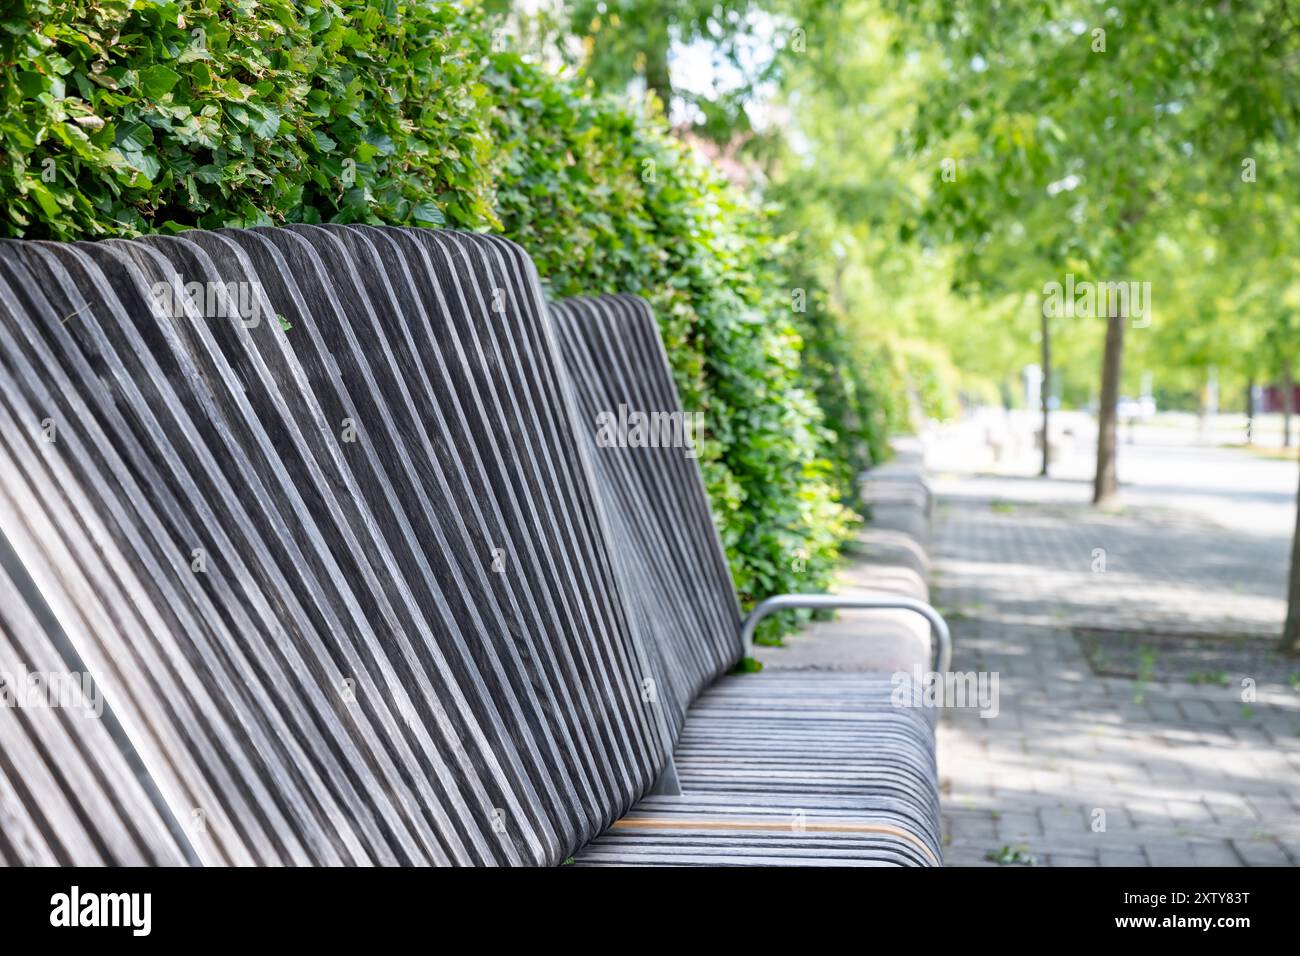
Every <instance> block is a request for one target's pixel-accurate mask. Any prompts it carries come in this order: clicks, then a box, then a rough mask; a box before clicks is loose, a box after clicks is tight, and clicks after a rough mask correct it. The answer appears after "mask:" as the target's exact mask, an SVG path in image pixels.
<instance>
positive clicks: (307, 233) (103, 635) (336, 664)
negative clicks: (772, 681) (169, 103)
mask: <svg viewBox="0 0 1300 956" xmlns="http://www.w3.org/2000/svg"><path fill="white" fill-rule="evenodd" d="M178 277H179V278H178ZM186 283H199V285H197V286H192V287H191V288H190V289H189V290H184V289H183V288H182V287H183V286H184V285H185V284H186ZM232 283H233V284H232ZM168 290H170V291H168ZM182 291H185V292H186V294H184V295H181V294H177V293H180V292H182ZM250 303H253V304H254V305H253V306H250V305H249V304H250ZM253 308H255V310H256V312H257V316H256V318H257V319H258V321H256V322H253V321H251V320H250V316H249V315H248V314H247V313H248V312H249V311H250V309H253ZM214 311H224V312H226V313H228V314H227V315H226V316H225V317H214V315H213V314H212V313H213V312H214ZM232 313H233V314H232ZM567 388H568V386H567V385H566V383H565V372H564V369H563V368H562V366H561V362H560V360H559V352H558V348H557V344H556V342H555V339H554V332H553V329H552V326H551V322H550V320H549V318H548V316H547V312H546V307H545V304H544V302H543V301H542V298H541V295H540V289H539V286H538V282H537V278H536V275H535V272H534V270H533V267H532V265H531V263H530V262H529V261H528V259H527V257H526V256H525V255H524V254H523V253H522V251H520V250H519V249H518V248H517V247H516V246H513V245H511V244H509V243H506V242H504V241H501V240H498V239H491V238H486V237H481V236H470V235H464V234H456V233H450V232H433V231H426V230H412V229H397V228H384V229H379V228H371V227H342V226H339V227H314V226H302V227H289V228H283V229H275V230H251V231H243V230H231V231H220V232H197V231H195V232H186V233H184V234H182V235H179V236H175V237H150V238H148V239H144V240H138V241H108V242H101V243H74V244H48V243H33V242H13V241H10V242H3V243H0V540H2V541H3V542H4V548H5V549H8V551H9V552H10V553H11V554H12V558H11V559H10V561H9V563H10V564H13V565H14V566H16V567H18V566H20V570H21V574H20V575H18V576H19V577H24V580H23V581H14V580H13V578H14V575H13V574H9V575H6V577H7V578H8V580H6V577H0V598H6V597H9V596H10V595H12V594H15V593H16V594H18V595H19V596H20V597H21V600H16V601H10V600H3V599H0V635H7V636H9V637H10V639H11V640H12V639H13V635H14V634H31V633H33V631H34V629H35V630H42V631H43V632H44V633H45V637H44V638H43V640H44V641H45V643H46V644H48V645H49V647H47V648H45V651H44V652H45V653H47V655H48V653H50V652H58V653H61V654H62V659H63V661H64V665H63V666H66V667H68V668H74V667H82V666H84V668H85V669H86V670H88V671H89V672H90V673H92V674H93V675H94V677H95V680H96V681H97V684H98V686H99V688H100V689H101V690H102V693H103V695H104V700H105V702H106V704H107V707H108V709H109V717H110V723H111V726H112V727H118V728H120V729H121V734H120V736H121V737H122V739H124V740H125V744H123V746H122V748H121V749H122V750H123V753H122V754H119V755H118V756H117V757H115V758H114V760H116V761H117V763H116V764H114V767H116V770H114V767H110V766H102V767H100V768H99V769H98V771H97V772H98V773H99V775H100V777H102V778H105V779H107V778H109V777H111V776H113V774H114V773H117V775H118V776H119V777H120V776H121V774H120V770H121V766H120V764H123V763H129V762H130V761H132V760H135V761H138V763H139V764H140V766H141V767H142V768H143V770H142V771H141V772H140V773H139V774H138V776H140V777H145V778H146V782H147V783H148V786H145V785H144V784H142V783H139V782H138V781H137V782H136V783H132V782H131V778H130V775H127V777H126V778H125V782H124V783H122V784H120V788H121V792H122V793H123V794H125V795H124V796H120V797H119V796H115V795H114V794H113V793H111V792H110V793H106V794H104V795H102V796H100V797H97V798H96V799H97V801H98V802H92V801H91V800H90V798H88V797H83V796H82V792H81V791H80V790H79V789H78V788H77V787H75V786H73V783H74V782H75V781H73V780H72V778H71V777H65V778H63V779H62V781H61V784H59V785H56V784H50V786H54V787H55V788H56V789H61V790H62V793H61V797H60V799H61V801H62V802H61V803H60V802H58V801H45V800H43V798H42V796H41V794H40V793H38V792H36V791H34V790H33V791H30V792H24V793H22V794H18V795H17V796H13V797H9V801H10V803H13V802H14V801H16V802H17V803H18V804H20V805H21V806H22V807H23V813H24V814H25V817H26V819H27V824H26V825H27V826H29V827H30V828H32V829H33V830H34V831H37V832H39V833H40V834H42V835H43V838H44V839H45V840H46V841H47V842H55V843H59V842H61V841H62V840H63V836H62V835H63V834H64V833H67V832H71V829H72V824H71V823H70V822H69V815H70V814H72V815H75V816H77V818H78V820H79V821H80V823H79V824H78V825H79V826H80V827H81V828H82V829H88V830H90V831H94V832H93V833H92V836H91V840H90V842H92V843H94V844H95V851H96V852H95V854H91V853H89V852H83V849H82V848H79V846H78V845H77V844H75V843H73V842H68V843H66V844H63V845H61V846H59V848H58V849H57V851H52V852H55V855H59V854H62V855H64V856H67V857H72V858H75V859H74V860H72V861H73V862H96V859H95V857H96V856H97V857H98V858H100V859H105V860H108V861H110V862H131V861H133V860H134V859H135V858H136V857H146V858H149V857H151V858H155V859H160V860H162V859H166V860H171V859H173V858H175V857H176V856H177V855H178V854H179V855H182V856H184V855H192V856H193V857H194V858H196V859H197V860H198V861H200V862H203V863H217V864H220V863H234V864H247V863H279V862H284V863H290V862H315V863H340V862H342V863H347V862H358V863H365V862H373V863H407V862H410V863H423V862H434V863H443V862H446V863H502V864H505V863H557V862H559V861H561V860H563V859H564V858H565V857H566V856H567V855H569V854H570V853H572V851H573V850H574V849H575V848H576V847H578V846H580V845H582V844H583V843H584V842H586V841H587V840H589V839H590V838H591V837H592V836H594V835H595V834H596V833H598V832H599V831H600V830H601V829H602V828H604V827H605V826H606V825H607V824H608V823H610V822H611V821H612V820H613V819H615V818H616V817H617V816H618V815H620V814H621V813H623V812H624V811H625V810H626V809H627V808H628V806H629V805H630V804H631V803H632V802H633V801H634V800H635V799H636V798H637V797H638V796H639V795H640V794H641V793H643V792H644V791H645V790H646V788H647V787H648V786H649V785H650V783H651V782H652V781H653V780H654V779H655V777H656V776H657V774H658V773H659V771H660V769H661V768H662V767H663V765H664V763H665V760H666V752H665V747H666V742H665V740H664V730H663V724H662V717H661V713H660V709H659V707H658V706H657V705H656V704H655V703H654V702H653V701H647V700H645V699H643V696H644V695H643V693H642V688H643V687H644V686H645V685H646V682H647V680H648V679H654V680H657V681H658V680H662V681H663V682H664V683H666V684H671V685H673V686H674V687H675V686H677V684H678V677H677V676H665V671H664V668H665V666H666V665H665V664H664V660H663V657H662V656H661V657H660V658H658V661H659V663H658V664H653V663H651V662H649V661H648V660H647V652H646V650H645V648H644V647H643V646H642V645H641V643H640V640H639V638H638V634H637V632H638V630H640V629H641V628H642V627H643V625H642V624H638V623H637V622H636V620H635V619H634V617H636V616H639V615H641V614H642V613H643V612H644V610H645V609H644V606H643V604H642V603H641V602H633V603H631V604H629V603H628V602H627V600H626V596H625V594H624V585H623V584H622V583H621V580H622V579H623V578H625V577H626V576H627V571H626V569H625V568H624V567H623V566H622V564H616V563H615V562H616V560H617V561H620V562H621V561H623V560H624V559H620V558H617V557H616V555H618V554H619V553H620V550H621V547H622V546H621V543H620V541H619V540H611V537H610V534H609V532H608V531H607V528H606V524H605V522H606V521H607V520H608V519H607V518H606V517H605V516H604V515H603V511H605V510H607V509H606V508H605V506H604V505H602V504H600V503H598V500H597V492H596V486H595V485H594V484H593V463H592V461H591V460H590V458H589V452H588V448H587V446H586V444H585V443H586V442H588V441H589V439H588V437H587V436H585V435H584V434H582V433H581V431H580V430H579V429H577V428H575V420H574V418H573V416H572V408H571V404H570V399H569V398H568V396H567ZM699 517H700V518H702V516H699ZM628 520H630V519H628ZM692 520H696V518H693V519H692ZM622 521H624V519H622V518H620V522H622ZM624 526H625V525H624V524H622V523H621V524H620V525H619V527H620V528H623V527H624ZM621 534H622V532H621V531H620V532H619V535H616V538H617V537H619V536H621ZM2 558H3V554H0V567H3V566H4V565H5V561H4V560H2ZM635 580H640V578H635ZM682 583H683V586H685V585H686V584H687V583H689V582H686V581H683V582H682ZM629 608H632V609H633V613H629V610H628V609H629ZM732 613H733V614H734V609H733V610H732ZM45 619H50V620H52V621H53V622H54V624H56V625H57V629H58V631H59V635H61V636H58V635H54V636H52V635H51V634H50V633H49V628H44V627H43V625H42V624H41V622H42V621H43V620H45ZM721 624H722V622H721V621H719V626H721ZM56 638H57V639H56ZM56 645H57V646H56ZM24 653H28V654H30V656H31V658H32V660H33V661H35V660H36V658H37V655H36V654H35V652H24ZM73 657H75V658H76V660H75V661H74V660H72V659H71V658H73ZM724 657H725V655H724V654H723V652H722V651H721V650H720V651H719V652H718V654H717V657H716V661H715V660H714V659H713V658H710V659H708V660H706V661H704V662H701V663H700V664H698V665H697V664H692V665H691V667H690V668H688V669H687V670H688V673H687V676H686V677H685V678H684V679H683V681H684V682H682V683H681V686H682V687H683V688H689V687H692V686H696V685H697V684H698V682H699V681H700V680H702V679H704V677H703V675H704V674H706V673H708V672H709V671H710V668H715V669H716V666H717V663H719V662H721V661H722V660H723V658H724ZM59 717H60V720H62V721H64V722H65V723H66V721H67V720H68V719H71V718H69V717H68V715H64V714H60V715H59ZM108 728H109V725H105V727H104V728H101V729H99V730H92V729H86V728H80V729H74V730H68V731H67V732H66V733H64V735H63V738H62V739H61V740H60V741H53V738H52V737H51V738H50V741H53V743H54V746H51V747H49V748H47V752H49V753H51V754H52V757H51V762H52V763H54V764H57V765H58V766H59V767H63V766H64V765H65V762H67V761H74V760H81V761H82V763H85V762H86V761H87V760H88V759H89V758H87V756H86V755H87V754H88V753H89V752H90V751H91V750H93V749H95V748H97V747H100V746H101V745H102V740H100V741H98V742H97V741H96V740H94V739H92V738H94V736H95V735H97V734H98V735H100V736H101V737H102V736H103V735H104V734H107V733H108V732H109V729H108ZM36 734H37V730H36V729H34V728H33V727H32V726H31V725H30V722H24V721H21V720H20V721H14V720H10V719H5V718H4V716H3V715H0V760H4V761H6V762H7V763H8V764H10V765H13V764H14V763H15V761H16V759H17V758H15V754H18V753H19V751H23V753H26V754H27V755H28V756H27V757H24V758H22V759H26V760H27V761H28V762H30V751H31V749H32V741H33V739H34V738H35V735H36ZM48 742H49V741H47V743H48ZM24 747H25V748H26V750H23V748H24ZM20 756H21V755H20ZM19 765H20V766H21V765H22V764H21V763H19ZM3 776H4V775H3V774H0V778H3ZM51 776H57V774H52V775H51ZM151 787H152V788H156V791H154V795H153V797H152V798H151V797H150V793H149V792H148V791H149V789H150V788H151ZM101 789H104V788H103V787H101ZM109 789H110V790H111V788H109ZM128 791H129V792H128ZM8 796H9V795H8V794H0V798H4V797H8ZM150 800H152V804H151V807H152V809H151V810H150V811H149V812H148V813H145V814H144V815H142V816H140V817H138V818H137V817H135V816H134V815H133V813H132V811H131V808H132V807H134V806H136V805H139V804H141V803H142V802H144V803H150ZM109 804H111V806H109V807H107V808H106V805H109ZM110 811H111V812H110ZM126 816H131V817H132V819H133V820H135V821H137V822H136V824H133V825H134V829H133V830H132V831H131V832H132V834H133V836H132V841H133V843H132V847H130V848H121V847H118V846H116V845H115V844H113V843H112V840H111V839H110V837H109V836H108V834H112V833H116V832H117V831H119V830H120V829H121V826H122V823H123V818H124V817H126ZM0 844H3V840H0ZM0 852H3V853H5V855H9V849H8V848H0Z"/></svg>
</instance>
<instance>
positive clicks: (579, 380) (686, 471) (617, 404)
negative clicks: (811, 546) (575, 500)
mask: <svg viewBox="0 0 1300 956" xmlns="http://www.w3.org/2000/svg"><path fill="white" fill-rule="evenodd" d="M552 309H553V311H554V313H555V315H556V326H557V329H558V331H559V337H560V344H561V349H562V352H563V354H564V358H565V361H566V363H567V367H568V370H569V376H570V379H571V380H572V382H573V388H574V396H575V399H576V404H577V409H578V413H577V418H578V421H579V422H580V425H581V427H582V430H583V432H584V434H585V435H586V437H587V439H588V441H589V443H590V446H591V455H592V458H593V459H594V461H595V464H596V479H597V484H598V486H599V488H600V490H601V492H602V495H603V497H604V500H605V502H606V506H607V508H606V510H607V514H608V518H609V523H610V527H611V531H612V536H613V539H614V540H615V541H617V542H618V547H617V549H616V557H617V560H618V563H619V568H620V571H621V573H622V574H623V575H624V578H625V580H626V582H627V586H626V588H625V591H626V594H627V596H628V600H629V603H630V605H631V609H632V613H633V615H634V617H635V620H636V622H637V625H638V626H639V627H640V628H641V630H642V632H643V633H644V634H645V635H646V639H645V643H646V644H647V645H648V646H649V647H650V648H651V653H652V658H653V663H654V667H655V672H656V674H657V675H658V685H659V690H660V697H661V699H662V700H663V702H664V706H665V709H666V712H667V714H668V715H669V717H670V718H671V721H672V730H673V732H674V737H675V735H676V733H677V732H678V731H680V728H681V725H682V722H683V721H684V720H685V716H686V709H687V708H688V707H689V706H690V703H691V701H693V700H694V699H695V698H696V697H697V696H698V695H699V693H700V692H701V691H702V690H703V689H704V688H705V687H706V686H708V684H710V683H711V682H712V681H713V680H715V679H716V678H717V677H718V676H719V675H720V674H722V673H725V672H726V671H727V670H728V669H729V668H730V667H731V666H732V665H734V664H735V663H736V661H737V660H739V657H740V653H741V645H740V639H739V627H740V612H739V606H738V604H737V601H736V596H735V591H734V590H733V588H732V584H731V577H730V572H729V570H728V567H727V562H726V556H725V555H724V554H723V552H722V548H721V545H720V543H719V541H718V537H717V532H716V531H715V529H714V526H713V519H712V517H711V515H710V511H709V503H708V499H707V497H706V495H705V492H704V486H703V483H702V481H701V478H700V472H699V467H698V465H697V462H696V459H695V458H694V457H692V456H693V454H694V452H693V451H692V449H690V448H689V447H683V446H680V445H679V446H675V447H673V446H669V447H664V446H661V447H643V446H634V445H633V441H635V439H632V441H629V442H628V443H627V444H626V445H623V444H621V443H620V444H613V445H611V444H610V443H609V438H610V435H609V433H608V430H606V431H605V432H604V433H603V434H602V430H601V428H600V423H601V418H602V416H612V417H613V418H614V419H619V418H620V417H624V418H630V416H631V415H632V414H633V413H639V414H642V415H645V416H647V417H649V416H663V415H665V414H667V415H676V416H681V415H683V414H684V412H683V409H682V408H681V404H680V402H679V401H678V397H677V393H676V390H675V388H674V386H673V380H672V376H671V373H670V371H669V367H668V359H667V356H666V355H665V354H664V350H663V344H662V341H661V340H660V338H659V331H658V326H657V324H656V322H655V318H654V314H653V313H652V312H651V311H650V308H649V306H648V305H647V304H646V303H645V301H644V300H642V299H640V298H638V297H636V296H630V295H623V296H601V297H593V298H573V299H567V300H565V301H563V302H560V303H556V304H554V305H552ZM620 408H622V409H624V410H626V415H621V413H620ZM606 420H608V419H606ZM661 420H662V419H661ZM678 421H681V419H680V418H679V419H678ZM629 431H630V429H629ZM616 437H617V436H616ZM622 437H625V438H628V437H630V436H626V435H625V436H622ZM602 443H603V444H602Z"/></svg>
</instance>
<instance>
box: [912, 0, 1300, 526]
mask: <svg viewBox="0 0 1300 956" xmlns="http://www.w3.org/2000/svg"><path fill="white" fill-rule="evenodd" d="M895 9H897V10H898V12H899V14H900V16H904V17H906V18H908V19H910V20H912V21H914V22H915V23H916V24H917V26H918V30H917V37H916V39H915V40H914V41H913V42H914V43H917V44H922V43H924V42H927V41H928V42H935V43H937V44H938V45H939V47H940V49H942V50H943V52H944V55H945V57H946V61H945V65H946V67H947V68H946V69H945V70H944V71H942V72H941V73H939V74H938V75H937V76H936V79H935V81H934V82H933V83H932V84H931V85H930V87H929V88H928V89H927V90H926V91H925V93H924V106H923V107H922V108H921V110H920V111H919V113H918V118H917V124H916V128H915V130H914V131H913V136H912V139H911V148H912V152H913V155H915V156H917V157H919V158H921V159H922V160H923V161H928V162H929V163H931V164H932V165H933V166H934V167H936V168H937V167H939V166H940V165H941V164H943V163H945V162H947V163H950V164H955V165H956V166H957V167H958V168H959V169H962V170H964V172H965V174H966V175H965V177H964V185H962V186H960V187H959V188H954V189H948V190H937V191H936V192H935V193H934V197H935V199H936V202H935V204H934V206H933V208H932V209H931V211H930V215H929V225H930V227H931V228H932V229H933V231H934V233H935V235H936V236H937V238H938V239H939V240H940V241H945V242H955V243H961V244H962V245H963V246H964V247H965V256H964V264H965V265H966V266H967V268H968V270H969V273H970V274H971V275H973V276H976V277H986V276H987V275H988V273H989V271H990V269H989V263H990V261H993V262H1004V261H1007V260H1008V259H1010V258H1014V257H1016V256H1017V255H1019V256H1024V255H1026V254H1030V255H1035V256H1036V257H1040V258H1041V260H1042V262H1043V264H1044V265H1045V266H1047V267H1048V268H1049V269H1050V270H1051V272H1055V273H1056V275H1055V276H1052V275H1051V273H1050V272H1049V274H1048V277H1047V278H1048V280H1049V281H1063V279H1064V277H1065V276H1068V277H1070V278H1072V280H1073V283H1074V285H1075V286H1076V287H1087V288H1089V289H1095V290H1097V292H1098V295H1097V296H1096V298H1095V299H1094V300H1093V308H1094V311H1095V317H1096V318H1098V319H1103V320H1104V321H1105V323H1106V325H1105V329H1106V332H1105V334H1106V343H1105V348H1104V350H1103V353H1102V356H1103V357H1102V369H1101V372H1102V374H1101V396H1100V406H1099V410H1098V418H1099V429H1098V445H1097V470H1096V478H1095V482H1094V500H1095V501H1096V502H1097V503H1099V504H1100V503H1104V502H1106V501H1108V500H1110V499H1111V498H1112V497H1113V496H1114V494H1115V492H1116V489H1117V484H1116V474H1115V454H1116V452H1115V415H1116V409H1115V404H1116V401H1117V399H1118V397H1119V392H1120V383H1121V380H1122V373H1123V355H1124V338H1125V332H1126V330H1134V329H1138V328H1146V327H1147V324H1146V317H1145V316H1143V317H1138V316H1137V315H1135V314H1134V309H1133V302H1132V300H1131V298H1129V297H1126V296H1124V295H1122V294H1119V295H1116V294H1107V295H1105V296H1103V295H1101V294H1100V293H1101V292H1102V290H1106V291H1107V292H1108V293H1111V292H1116V291H1117V292H1121V293H1122V291H1123V289H1124V288H1125V287H1122V286H1116V285H1113V283H1127V282H1130V281H1133V280H1135V279H1141V278H1143V277H1140V276H1135V275H1134V273H1133V269H1134V267H1135V266H1136V265H1137V264H1139V262H1140V261H1141V259H1142V257H1143V254H1144V252H1145V251H1146V250H1147V249H1149V248H1150V246H1151V245H1152V244H1153V243H1154V242H1155V241H1156V239H1157V238H1158V237H1159V236H1160V235H1161V234H1162V230H1164V229H1166V228H1174V229H1177V228H1178V225H1179V224H1180V221H1181V219H1182V217H1183V216H1184V215H1185V212H1186V210H1187V208H1188V207H1189V206H1191V205H1194V204H1195V202H1196V200H1198V199H1199V198H1200V197H1201V196H1202V194H1203V193H1204V192H1205V190H1206V188H1207V185H1208V186H1211V187H1212V186H1214V185H1215V184H1216V183H1218V184H1227V183H1228V182H1229V181H1230V180H1231V179H1232V178H1233V177H1234V176H1235V173H1236V170H1237V167H1238V164H1239V162H1240V159H1241V155H1242V150H1243V148H1244V147H1245V146H1246V145H1247V144H1249V143H1251V142H1252V140H1253V139H1254V138H1256V137H1258V136H1260V135H1262V134H1263V132H1264V131H1265V130H1266V128H1267V123H1268V122H1269V121H1271V120H1273V119H1275V118H1276V115H1275V114H1276V113H1277V111H1276V110H1273V111H1271V113H1270V110H1269V109H1267V108H1266V109H1264V110H1261V109H1259V108H1257V106H1256V105H1255V104H1256V103H1257V102H1258V101H1259V99H1260V96H1261V93H1264V94H1267V95H1273V96H1276V98H1277V99H1276V102H1278V103H1282V102H1285V97H1284V96H1283V95H1282V93H1281V89H1280V87H1279V86H1278V84H1277V81H1276V80H1275V79H1274V78H1273V77H1271V76H1263V77H1261V76H1260V64H1259V60H1260V57H1261V55H1264V56H1267V57H1270V58H1276V57H1279V56H1280V52H1281V51H1282V50H1291V49H1293V48H1294V45H1295V44H1294V40H1293V35H1294V31H1291V30H1287V31H1282V33H1281V34H1280V35H1279V36H1276V37H1272V36H1270V33H1269V31H1270V30H1272V29H1273V28H1274V27H1275V24H1274V23H1272V22H1270V20H1269V18H1268V16H1267V12H1265V13H1260V12H1258V11H1250V12H1248V13H1244V14H1243V13H1241V12H1240V11H1237V10H1235V9H1233V8H1232V7H1231V6H1230V5H1223V4H1219V5H1209V6H1201V5H1187V6H1186V7H1183V6H1178V5H1169V4H1163V3H1157V2H1146V3H1134V4H1127V5H1125V6H1124V7H1123V9H1121V8H1120V7H1118V6H1101V5H1097V4H1094V3H1088V2H1082V0H1078V2H1060V3H1053V4H1044V3H1041V2H1031V0H1024V2H1016V0H1012V2H1003V3H999V4H996V5H995V4H987V3H982V2H975V0H956V2H951V0H944V2H938V0H935V2H922V3H920V4H916V3H906V4H904V3H902V2H901V0H900V2H899V3H898V4H896V5H895ZM1272 12H1277V11H1272ZM1288 20H1289V18H1288ZM1265 39H1268V40H1270V41H1271V42H1269V43H1267V44H1264V46H1263V47H1262V49H1263V50H1264V51H1266V52H1264V53H1261V49H1257V48H1256V45H1258V44H1261V43H1263V41H1264V40H1265ZM1270 62H1273V60H1272V59H1270ZM1276 64H1277V66H1278V68H1279V70H1281V67H1282V61H1281V60H1280V59H1277V60H1276ZM1261 87H1262V88H1263V89H1261ZM962 181H963V180H962V179H960V178H959V182H962ZM1103 298H1104V299H1105V303H1104V308H1103V307H1101V306H1102V301H1101V300H1102V299H1103ZM1147 305H1149V303H1147ZM1076 312H1077V310H1076Z"/></svg>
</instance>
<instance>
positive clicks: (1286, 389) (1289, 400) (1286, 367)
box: [1282, 359, 1295, 448]
mask: <svg viewBox="0 0 1300 956" xmlns="http://www.w3.org/2000/svg"><path fill="white" fill-rule="evenodd" d="M1293 411H1295V380H1294V379H1292V378H1291V360H1290V359H1285V360H1283V362H1282V447H1283V448H1290V447H1291V413H1292V412H1293Z"/></svg>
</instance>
